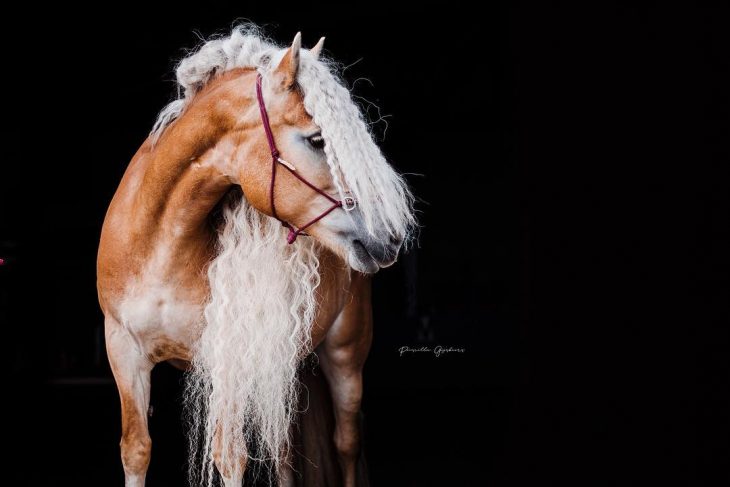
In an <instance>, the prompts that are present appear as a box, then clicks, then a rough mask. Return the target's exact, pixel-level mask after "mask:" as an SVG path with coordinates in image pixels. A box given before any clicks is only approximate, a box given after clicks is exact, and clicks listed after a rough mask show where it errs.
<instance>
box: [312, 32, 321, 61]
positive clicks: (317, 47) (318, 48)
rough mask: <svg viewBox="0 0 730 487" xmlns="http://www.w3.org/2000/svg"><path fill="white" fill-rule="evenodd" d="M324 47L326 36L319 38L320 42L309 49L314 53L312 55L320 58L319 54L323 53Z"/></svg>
mask: <svg viewBox="0 0 730 487" xmlns="http://www.w3.org/2000/svg"><path fill="white" fill-rule="evenodd" d="M323 47H324V37H322V38H320V39H319V42H317V44H315V46H314V47H313V48H311V49H310V50H309V52H310V53H312V56H314V59H319V55H320V54H322V48H323Z"/></svg>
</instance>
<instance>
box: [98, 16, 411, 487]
mask: <svg viewBox="0 0 730 487" xmlns="http://www.w3.org/2000/svg"><path fill="white" fill-rule="evenodd" d="M323 40H324V39H322V40H320V42H319V43H318V44H317V46H315V47H314V48H313V49H311V50H306V49H301V48H300V35H299V34H297V36H296V37H295V39H294V42H293V43H292V45H291V47H289V48H287V49H282V48H280V47H278V46H276V45H274V44H273V43H271V42H270V41H267V40H265V39H264V38H262V37H261V36H260V35H259V33H258V31H257V29H256V28H255V27H254V26H240V27H237V28H236V29H234V31H233V32H232V34H231V35H230V36H229V37H224V38H219V39H215V40H212V41H209V42H207V43H205V44H204V45H203V46H202V47H201V48H200V49H199V50H198V51H196V52H195V53H193V54H191V55H190V56H188V57H187V58H185V59H183V60H182V61H181V63H180V64H179V66H178V69H177V78H178V82H179V84H180V87H181V97H180V99H178V100H176V101H173V102H172V103H171V104H170V105H168V106H167V107H166V108H165V109H164V110H163V111H162V112H161V114H160V117H159V119H158V122H157V124H156V125H155V127H154V128H153V131H152V133H151V135H150V137H149V138H148V139H147V140H146V141H145V142H144V144H143V145H142V147H141V148H140V149H139V151H138V152H137V154H136V155H135V156H134V158H133V159H132V161H131V163H130V164H129V167H128V168H127V171H126V173H125V174H124V177H123V178H122V181H121V183H120V185H119V188H118V190H117V192H116V194H115V195H114V198H113V200H112V202H111V205H110V207H109V210H108V212H107V215H106V219H105V222H104V227H103V230H102V234H101V242H100V245H99V255H98V269H97V271H98V292H99V302H100V304H101V308H102V310H103V312H104V316H105V327H106V344H107V352H108V356H109V361H110V363H111V367H112V371H113V373H114V377H115V379H116V383H117V387H118V389H119V395H120V398H121V406H122V408H121V409H122V439H121V457H122V463H123V466H124V473H125V479H126V485H127V486H141V485H144V482H145V475H146V471H147V467H148V465H149V462H150V450H151V439H150V436H149V432H148V423H147V416H148V414H147V413H148V407H149V398H150V372H151V370H152V368H153V367H154V366H155V364H157V363H160V362H163V361H168V362H171V363H173V365H176V366H178V367H181V368H185V369H187V370H188V371H189V373H188V374H187V386H186V389H185V391H186V392H185V398H186V402H187V407H188V408H189V410H188V412H189V416H190V422H191V425H190V435H191V465H193V467H191V481H192V482H194V483H197V484H206V485H213V484H214V483H216V482H217V480H215V477H216V474H215V471H216V470H217V472H218V474H219V475H220V477H221V478H222V480H223V482H224V484H225V485H226V486H233V485H236V486H239V485H241V483H242V479H243V474H244V471H245V469H246V466H247V464H248V465H252V463H251V461H253V460H265V462H263V463H262V462H257V463H256V465H267V466H268V467H267V468H269V469H271V472H273V474H274V475H275V476H276V477H277V478H278V479H279V482H280V483H281V484H289V485H291V483H292V482H293V481H294V480H295V474H294V473H293V472H292V470H291V468H290V458H291V455H292V452H291V448H290V447H291V445H290V437H289V434H290V426H291V424H292V421H294V419H295V413H296V412H297V411H296V408H297V404H298V403H297V400H298V397H299V396H298V393H299V390H300V389H301V384H300V383H299V382H298V379H297V371H298V369H299V368H300V365H301V363H302V359H303V358H304V357H306V356H307V355H308V354H309V353H310V352H312V351H315V349H316V353H317V356H318V358H319V364H320V365H321V367H322V369H323V371H324V376H325V378H326V380H327V382H328V384H329V389H330V391H331V396H332V397H331V401H332V407H333V411H334V419H335V427H334V438H333V439H334V444H335V447H336V452H337V455H338V458H339V465H340V467H341V472H342V479H343V483H344V485H346V486H354V485H355V461H356V456H357V455H358V451H359V425H358V422H357V421H358V419H357V417H358V414H359V409H360V401H361V398H362V369H363V364H364V362H365V358H366V356H367V354H368V350H369V348H370V342H371V337H372V314H371V303H370V278H369V275H370V274H372V273H374V272H376V271H377V270H378V269H380V268H382V267H387V266H389V265H391V264H392V263H393V262H394V261H395V259H396V257H397V254H398V252H399V249H400V247H401V245H402V243H403V242H404V240H405V239H407V237H408V234H409V231H410V229H411V228H412V226H413V224H414V219H413V216H412V215H413V212H412V197H411V194H410V192H409V190H408V189H407V187H406V185H405V183H404V181H403V179H402V178H401V177H400V176H399V175H397V174H396V173H395V172H394V171H393V169H392V168H391V167H390V166H389V165H388V164H387V162H386V161H385V159H384V158H383V156H382V154H381V152H380V150H379V149H378V147H377V145H376V144H375V143H374V141H373V139H372V137H371V134H370V132H369V130H368V126H367V124H366V123H365V121H364V120H363V117H362V115H361V112H360V110H359V109H358V107H357V106H356V105H355V104H354V103H353V102H352V99H351V97H350V94H349V92H348V91H347V89H346V88H345V87H344V86H343V85H342V83H341V82H340V81H339V79H338V78H337V77H336V76H335V75H334V74H333V72H332V70H331V69H330V67H329V66H330V65H329V64H328V63H327V62H325V61H323V60H322V59H320V56H319V55H320V51H321V48H322V41H323ZM277 220H278V221H277ZM282 223H283V226H282ZM304 227H306V236H304V235H305V232H304V230H305V228H304ZM297 237H299V238H297ZM302 397H303V396H302ZM309 399H310V406H311V405H312V404H314V402H312V399H313V398H311V397H310V398H309ZM214 469H215V470H214Z"/></svg>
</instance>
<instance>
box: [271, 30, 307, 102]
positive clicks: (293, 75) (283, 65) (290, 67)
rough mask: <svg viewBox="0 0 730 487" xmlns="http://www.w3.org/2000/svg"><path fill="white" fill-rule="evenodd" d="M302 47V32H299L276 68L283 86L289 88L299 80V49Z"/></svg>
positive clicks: (275, 73) (277, 75) (275, 72)
mask: <svg viewBox="0 0 730 487" xmlns="http://www.w3.org/2000/svg"><path fill="white" fill-rule="evenodd" d="M301 48H302V33H301V32H297V35H296V36H294V41H293V42H292V43H291V47H290V48H289V49H287V51H286V53H285V54H284V57H283V58H281V61H280V62H279V65H278V66H277V67H276V69H275V70H274V75H275V76H276V77H277V78H278V79H279V80H280V83H281V85H280V86H281V87H282V88H284V89H289V88H291V87H292V86H294V83H296V81H297V72H298V71H299V51H300V50H301Z"/></svg>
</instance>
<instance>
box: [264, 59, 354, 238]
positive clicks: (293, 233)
mask: <svg viewBox="0 0 730 487" xmlns="http://www.w3.org/2000/svg"><path fill="white" fill-rule="evenodd" d="M256 98H257V99H258V101H259V111H260V112H261V122H262V123H263V126H264V131H265V132H266V140H267V141H268V142H269V149H270V150H271V184H270V185H269V202H270V203H271V214H272V215H273V217H274V218H276V219H277V220H279V221H280V222H281V224H282V225H283V226H285V227H286V228H288V229H289V235H287V237H286V241H287V243H289V244H292V243H294V241H295V240H296V239H297V237H298V236H299V235H305V236H306V235H307V234H306V233H305V232H304V230H306V229H307V228H309V227H311V226H312V225H314V224H315V223H317V222H318V221H320V220H321V219H322V218H324V217H326V216H327V215H329V214H330V213H332V212H333V211H334V210H335V209H337V208H342V209H343V210H345V211H352V210H354V209H355V208H356V207H357V201H356V200H355V198H352V197H350V196H347V197H345V199H344V200H343V201H340V200H338V199H335V198H333V197H332V196H330V195H328V194H327V193H326V192H324V191H322V190H321V189H319V188H318V187H317V186H315V185H314V184H312V183H310V182H309V181H307V179H306V178H305V177H304V176H301V175H300V174H299V173H298V172H297V170H296V168H295V167H294V166H293V165H292V164H290V163H289V162H287V161H285V160H284V159H282V158H281V157H280V154H279V149H277V148H276V141H274V134H273V132H272V131H271V123H270V122H269V114H268V113H267V112H266V104H265V103H264V95H263V90H262V89H261V73H259V74H258V75H257V76H256ZM279 164H281V165H282V166H284V167H285V168H286V169H287V170H288V171H289V172H290V173H291V174H292V175H294V176H295V177H296V178H297V179H299V180H300V181H301V182H303V183H304V184H306V185H307V186H309V187H310V188H311V189H312V190H313V191H316V192H317V193H319V194H321V195H322V196H324V197H325V198H327V199H328V200H329V201H330V202H331V203H332V206H330V207H329V208H327V209H326V210H325V211H323V212H322V213H320V214H319V216H317V217H316V218H313V219H312V220H310V221H308V222H307V223H305V224H304V225H302V226H301V227H299V228H297V227H295V226H294V225H292V224H291V223H289V222H287V221H285V220H282V219H281V218H279V215H277V214H276V201H275V198H274V186H275V184H276V168H277V167H278V166H279Z"/></svg>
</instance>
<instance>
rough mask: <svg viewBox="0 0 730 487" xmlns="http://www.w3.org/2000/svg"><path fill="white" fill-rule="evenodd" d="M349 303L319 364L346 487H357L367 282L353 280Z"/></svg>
mask: <svg viewBox="0 0 730 487" xmlns="http://www.w3.org/2000/svg"><path fill="white" fill-rule="evenodd" d="M351 292H352V295H353V296H352V300H351V301H350V303H349V304H348V305H347V306H346V307H345V309H344V310H343V311H342V313H341V314H340V316H339V317H338V318H337V320H336V321H335V323H334V324H333V326H332V328H331V329H330V330H329V332H328V333H327V336H326V337H325V340H324V342H323V343H322V347H321V348H320V352H321V353H320V363H321V365H322V370H323V371H324V374H325V377H326V378H327V382H328V383H329V386H330V391H331V393H332V405H333V407H334V413H335V435H334V441H335V447H336V448H337V453H338V456H339V461H340V467H341V468H342V475H343V482H344V486H345V487H355V485H356V465H357V459H358V455H359V453H360V421H359V416H360V403H361V401H362V370H363V366H364V365H365V359H366V358H367V355H368V352H369V351H370V344H371V342H372V309H371V301H370V279H369V278H368V277H366V276H363V275H360V274H357V275H355V276H353V283H352V287H351Z"/></svg>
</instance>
